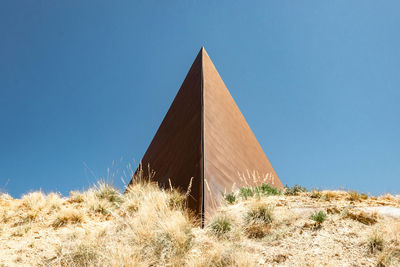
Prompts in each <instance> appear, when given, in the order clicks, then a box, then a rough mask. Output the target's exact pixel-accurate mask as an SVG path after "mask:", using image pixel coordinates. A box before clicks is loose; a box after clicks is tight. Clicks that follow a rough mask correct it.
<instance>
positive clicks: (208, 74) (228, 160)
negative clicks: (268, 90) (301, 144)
mask: <svg viewBox="0 0 400 267" xmlns="http://www.w3.org/2000/svg"><path fill="white" fill-rule="evenodd" d="M202 62H203V64H202V65H203V78H204V81H203V99H204V129H203V133H204V153H203V154H204V178H205V180H206V188H205V190H204V192H205V194H204V210H205V212H206V214H205V217H208V215H209V214H208V213H210V212H212V210H213V208H215V205H216V204H218V203H219V201H220V199H221V197H222V196H221V192H224V191H225V190H226V191H227V192H230V191H231V190H232V186H233V184H234V183H235V185H236V188H238V187H243V186H246V185H257V184H261V183H262V182H263V179H264V178H265V177H266V175H267V174H268V175H269V176H270V179H268V183H269V184H271V185H272V186H274V187H276V188H279V189H281V188H283V186H282V183H281V181H280V180H279V178H278V175H277V174H276V173H275V170H274V169H273V167H272V165H271V163H270V162H269V160H268V158H267V156H266V155H265V153H264V151H263V149H262V148H261V146H260V144H259V143H258V141H257V139H256V137H255V136H254V134H253V132H252V131H251V129H250V127H249V125H248V124H247V122H246V120H245V118H244V117H243V115H242V113H241V112H240V110H239V108H238V106H237V105H236V103H235V101H234V100H233V98H232V96H231V95H230V93H229V91H228V89H227V88H226V86H225V84H224V82H223V81H222V79H221V77H220V76H219V74H218V72H217V70H216V68H215V67H214V64H213V63H212V61H211V59H210V58H209V57H208V55H207V52H206V51H205V50H203V60H202ZM254 171H256V172H257V173H258V175H256V178H257V179H255V180H254V179H253V177H248V175H247V174H248V173H250V174H251V173H253V172H254ZM238 173H239V174H241V176H242V178H246V180H244V179H242V180H241V179H239V175H238ZM243 174H244V175H243ZM243 176H244V177H243ZM251 176H252V175H251ZM207 185H208V186H207Z"/></svg>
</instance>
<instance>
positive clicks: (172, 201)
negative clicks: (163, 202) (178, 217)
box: [168, 189, 186, 209]
mask: <svg viewBox="0 0 400 267" xmlns="http://www.w3.org/2000/svg"><path fill="white" fill-rule="evenodd" d="M168 202H169V203H168V204H169V206H170V208H172V209H183V208H184V207H185V205H186V196H185V195H184V194H182V193H180V192H179V191H177V190H175V189H174V190H172V191H170V192H169V201H168Z"/></svg>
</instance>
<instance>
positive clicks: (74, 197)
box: [68, 191, 85, 203]
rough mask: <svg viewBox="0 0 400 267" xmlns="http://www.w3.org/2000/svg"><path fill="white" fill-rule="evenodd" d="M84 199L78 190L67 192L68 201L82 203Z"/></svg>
mask: <svg viewBox="0 0 400 267" xmlns="http://www.w3.org/2000/svg"><path fill="white" fill-rule="evenodd" d="M84 200H85V198H84V195H83V194H82V193H81V192H79V191H71V192H70V193H69V199H68V202H69V203H82V202H83V201H84Z"/></svg>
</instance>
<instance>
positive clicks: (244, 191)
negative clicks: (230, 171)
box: [239, 187, 254, 199]
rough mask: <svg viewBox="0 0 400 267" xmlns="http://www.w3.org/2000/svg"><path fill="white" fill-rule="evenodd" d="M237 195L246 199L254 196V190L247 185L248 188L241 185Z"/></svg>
mask: <svg viewBox="0 0 400 267" xmlns="http://www.w3.org/2000/svg"><path fill="white" fill-rule="evenodd" d="M239 195H240V196H241V197H242V198H244V199H247V198H249V197H252V196H254V191H253V189H252V188H251V187H248V188H247V187H242V188H240V191H239Z"/></svg>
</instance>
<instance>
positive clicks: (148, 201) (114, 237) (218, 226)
mask: <svg viewBox="0 0 400 267" xmlns="http://www.w3.org/2000/svg"><path fill="white" fill-rule="evenodd" d="M188 195H190V191H189V193H188V192H186V193H185V192H183V193H180V192H177V191H176V190H174V189H170V190H161V189H159V187H158V186H157V185H155V184H153V183H150V182H148V181H144V180H142V181H138V182H136V183H134V184H133V186H132V187H131V188H130V190H129V192H127V193H126V194H122V193H121V192H120V191H119V190H117V189H116V188H114V187H112V186H111V185H108V184H106V183H101V182H99V183H98V184H97V185H95V186H93V187H92V188H90V189H89V190H87V191H85V192H77V191H73V192H71V193H70V196H68V197H62V196H61V195H59V194H57V193H50V194H44V193H42V192H31V193H28V194H26V195H23V196H22V197H21V198H20V199H13V198H12V197H10V196H9V195H8V194H6V193H3V194H1V195H0V222H1V224H0V266H399V265H400V196H398V195H397V196H393V195H389V194H388V195H382V196H377V197H375V196H368V195H366V194H360V193H358V192H355V191H324V190H322V191H320V190H311V191H307V190H305V189H304V188H302V187H300V186H294V187H289V188H286V189H285V190H283V191H277V190H275V189H273V188H271V187H269V186H268V185H265V184H264V185H262V186H259V187H256V188H252V187H248V188H240V189H238V190H236V191H235V192H234V193H231V194H225V195H224V196H223V201H222V203H221V205H219V206H218V207H216V211H215V212H214V213H213V215H212V216H211V217H210V218H208V220H207V221H206V223H205V226H204V228H202V227H200V222H199V220H198V219H197V218H196V216H194V215H193V214H192V213H191V212H190V211H188V210H187V209H186V207H185V202H186V198H187V197H188Z"/></svg>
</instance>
